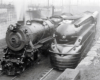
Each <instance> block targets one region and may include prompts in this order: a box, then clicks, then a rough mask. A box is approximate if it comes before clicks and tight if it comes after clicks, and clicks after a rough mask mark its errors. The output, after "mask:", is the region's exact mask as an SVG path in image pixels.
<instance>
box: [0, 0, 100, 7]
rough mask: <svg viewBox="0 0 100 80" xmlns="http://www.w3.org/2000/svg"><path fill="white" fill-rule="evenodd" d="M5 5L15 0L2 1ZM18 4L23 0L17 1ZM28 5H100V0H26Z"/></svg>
mask: <svg viewBox="0 0 100 80" xmlns="http://www.w3.org/2000/svg"><path fill="white" fill-rule="evenodd" d="M1 1H2V2H3V3H6V4H8V3H14V1H15V0H0V2H1ZM17 1H18V2H19V1H21V0H17ZM26 1H27V2H28V3H33V4H34V5H48V1H49V5H55V6H56V5H59V6H61V5H69V4H71V5H77V4H78V5H79V4H80V5H99V4H100V0H26Z"/></svg>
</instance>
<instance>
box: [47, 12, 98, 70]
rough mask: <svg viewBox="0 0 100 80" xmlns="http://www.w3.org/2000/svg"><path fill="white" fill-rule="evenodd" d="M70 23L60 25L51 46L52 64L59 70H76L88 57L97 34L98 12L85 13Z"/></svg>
mask: <svg viewBox="0 0 100 80" xmlns="http://www.w3.org/2000/svg"><path fill="white" fill-rule="evenodd" d="M72 17H73V16H71V19H70V18H69V19H70V20H71V21H70V22H69V23H66V22H64V23H62V24H61V25H59V26H58V27H57V29H56V31H55V34H54V35H53V36H54V37H55V38H54V41H53V42H52V44H51V49H50V50H49V51H50V62H51V64H52V66H53V67H54V68H56V69H58V70H64V69H66V68H75V67H76V66H77V64H78V63H79V62H80V60H81V59H82V58H83V57H84V56H85V55H86V54H85V52H86V51H88V50H89V48H90V45H91V44H92V42H93V40H94V37H95V32H96V24H97V17H98V12H97V11H96V12H93V13H92V12H84V14H83V15H81V17H80V18H78V19H75V20H74V18H75V17H74V18H73V20H72Z"/></svg>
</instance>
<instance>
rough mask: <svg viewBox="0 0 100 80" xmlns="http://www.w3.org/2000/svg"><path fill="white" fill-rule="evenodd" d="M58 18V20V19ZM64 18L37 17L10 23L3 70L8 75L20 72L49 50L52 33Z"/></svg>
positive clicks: (2, 63)
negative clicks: (44, 18) (43, 18)
mask: <svg viewBox="0 0 100 80" xmlns="http://www.w3.org/2000/svg"><path fill="white" fill-rule="evenodd" d="M56 19H57V20H56ZM60 21H62V19H58V18H51V19H48V20H42V19H35V20H31V21H27V22H26V23H24V22H23V21H19V22H18V23H17V24H16V25H10V26H9V27H8V30H7V32H6V43H7V47H6V48H5V49H4V56H3V58H2V59H1V65H2V70H3V72H4V73H6V74H7V75H15V74H19V73H21V72H22V71H24V70H25V69H26V67H27V66H29V65H31V64H32V63H34V61H36V60H38V59H39V58H40V56H41V53H42V52H43V51H44V50H45V51H46V50H48V48H49V45H50V43H51V41H52V39H53V37H52V35H53V33H54V31H55V29H56V28H57V26H58V25H59V24H58V23H59V22H60Z"/></svg>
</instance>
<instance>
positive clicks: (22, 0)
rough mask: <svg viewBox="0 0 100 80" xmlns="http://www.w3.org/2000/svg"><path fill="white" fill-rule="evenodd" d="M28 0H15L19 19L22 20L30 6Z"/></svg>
mask: <svg viewBox="0 0 100 80" xmlns="http://www.w3.org/2000/svg"><path fill="white" fill-rule="evenodd" d="M28 2H29V1H27V0H14V6H15V11H16V16H17V21H22V20H23V18H24V17H25V13H26V10H27V8H28Z"/></svg>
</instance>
